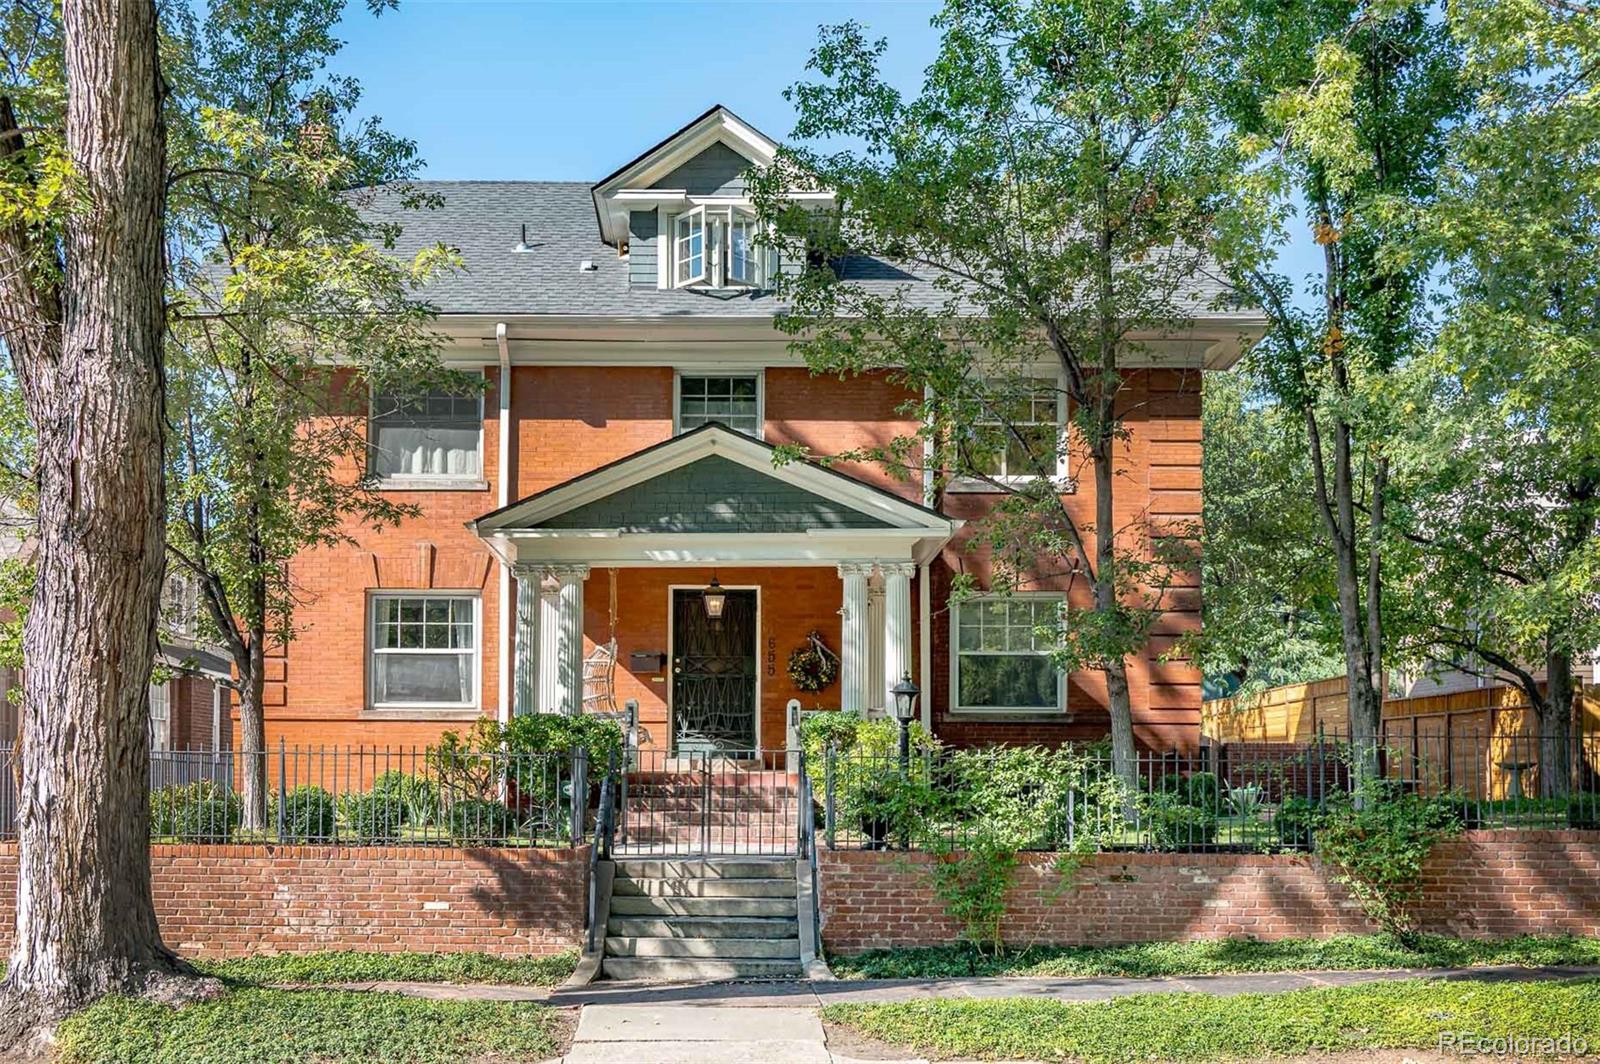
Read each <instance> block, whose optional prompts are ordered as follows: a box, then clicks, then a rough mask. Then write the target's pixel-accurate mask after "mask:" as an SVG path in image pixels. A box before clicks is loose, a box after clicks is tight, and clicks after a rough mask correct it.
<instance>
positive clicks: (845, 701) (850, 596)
mask: <svg viewBox="0 0 1600 1064" xmlns="http://www.w3.org/2000/svg"><path fill="white" fill-rule="evenodd" d="M871 575H872V563H870V562H845V563H842V564H840V566H839V576H840V577H841V578H843V580H844V607H843V609H841V610H840V611H839V615H840V616H841V617H842V618H843V620H844V624H843V626H842V627H843V633H844V639H843V642H844V646H843V647H841V648H840V651H839V708H840V709H845V710H854V711H855V712H857V713H863V714H864V713H866V711H867V706H868V705H869V692H870V691H871V686H870V685H871V680H872V677H871V675H870V672H869V670H868V667H867V666H868V662H869V660H870V657H871V646H870V644H869V643H868V641H867V640H868V634H869V629H868V626H867V578H868V577H869V576H871Z"/></svg>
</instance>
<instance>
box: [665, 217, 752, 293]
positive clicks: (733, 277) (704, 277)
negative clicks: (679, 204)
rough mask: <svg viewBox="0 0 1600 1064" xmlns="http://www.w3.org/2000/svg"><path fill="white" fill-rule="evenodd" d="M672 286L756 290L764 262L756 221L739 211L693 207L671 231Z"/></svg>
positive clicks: (677, 221)
mask: <svg viewBox="0 0 1600 1064" xmlns="http://www.w3.org/2000/svg"><path fill="white" fill-rule="evenodd" d="M672 232H673V240H672V258H673V264H672V283H673V285H674V286H676V287H679V288H682V287H684V286H685V285H696V284H703V285H707V286H709V287H711V288H731V287H759V286H760V285H761V284H762V283H763V282H764V281H765V280H766V277H765V271H764V270H763V269H762V262H763V259H764V258H767V257H770V256H769V255H768V254H767V253H766V252H764V251H763V249H762V248H760V247H759V246H758V244H757V241H756V217H755V215H753V214H751V213H750V212H749V211H746V210H742V209H740V208H738V207H696V208H695V209H694V210H692V211H688V212H685V213H684V214H680V215H678V217H677V220H676V221H675V222H674V223H673V227H672Z"/></svg>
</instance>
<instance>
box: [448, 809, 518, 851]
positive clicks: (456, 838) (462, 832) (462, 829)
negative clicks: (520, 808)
mask: <svg viewBox="0 0 1600 1064" xmlns="http://www.w3.org/2000/svg"><path fill="white" fill-rule="evenodd" d="M445 822H446V824H447V825H448V826H449V830H450V839H451V841H452V842H456V843H459V844H461V845H473V846H498V845H500V844H501V843H503V842H505V841H506V839H507V838H509V837H510V836H511V835H512V834H514V833H515V828H516V818H515V817H514V816H513V815H512V812H511V809H510V807H509V806H507V805H506V804H505V803H504V802H497V801H495V800H493V799H489V798H463V799H460V800H459V801H455V802H451V803H450V809H449V812H448V813H446V815H445Z"/></svg>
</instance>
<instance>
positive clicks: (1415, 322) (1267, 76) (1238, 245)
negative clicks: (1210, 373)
mask: <svg viewBox="0 0 1600 1064" xmlns="http://www.w3.org/2000/svg"><path fill="white" fill-rule="evenodd" d="M1233 30H1234V32H1235V33H1237V35H1238V39H1239V44H1238V48H1237V56H1238V69H1237V76H1236V77H1235V79H1234V81H1233V84H1234V90H1233V93H1232V96H1233V99H1232V103H1231V106H1230V111H1231V119H1232V121H1233V123H1234V125H1235V128H1236V129H1237V130H1238V131H1239V133H1240V135H1241V137H1242V139H1243V143H1244V145H1245V147H1246V150H1247V151H1253V152H1255V153H1256V159H1257V162H1258V165H1257V166H1255V167H1253V168H1251V169H1250V170H1249V171H1247V173H1246V179H1245V181H1244V182H1243V183H1242V185H1241V187H1240V193H1241V194H1240V196H1239V197H1238V199H1237V200H1236V204H1237V205H1238V206H1239V211H1238V213H1237V214H1234V213H1233V212H1229V213H1228V215H1226V216H1225V224H1223V225H1222V226H1220V228H1221V230H1222V233H1223V237H1222V239H1221V240H1220V241H1219V245H1218V246H1219V258H1220V259H1221V260H1222V261H1223V262H1224V263H1225V264H1226V265H1227V267H1228V268H1229V270H1230V271H1231V273H1232V275H1233V278H1234V281H1235V284H1236V286H1237V288H1238V290H1239V292H1240V293H1241V295H1242V296H1243V297H1244V298H1245V299H1247V300H1248V301H1249V302H1251V303H1253V304H1255V305H1258V306H1260V307H1262V308H1263V309H1265V311H1266V312H1267V314H1268V317H1269V320H1270V322H1271V327H1270V329H1269V332H1268V335H1267V336H1266V338H1265V339H1264V341H1263V342H1262V344H1261V345H1260V347H1259V351H1260V354H1261V358H1260V362H1259V364H1260V365H1261V367H1262V369H1263V373H1264V377H1265V379H1266V381H1267V383H1268V385H1269V387H1270V389H1271V391H1272V392H1273V394H1274V395H1275V397H1276V398H1277V399H1279V400H1280V401H1281V402H1283V403H1284V404H1285V406H1287V407H1288V408H1289V409H1291V410H1293V411H1295V412H1296V413H1297V415H1298V416H1299V418H1300V419H1301V420H1302V421H1303V423H1304V426H1305V440H1306V445H1307V448H1308V458H1309V468H1310V473H1311V477H1312V497H1313V500H1314V503H1315V507H1316V511H1317V514H1318V516H1319V523H1320V526H1321V530H1322V537H1323V541H1324V543H1325V545H1326V547H1327V549H1328V552H1329V555H1330V556H1331V560H1332V562H1333V566H1332V568H1333V571H1334V577H1335V588H1336V594H1337V602H1338V609H1339V622H1340V642H1341V645H1342V649H1343V652H1344V667H1345V677H1346V681H1347V684H1348V692H1349V693H1348V700H1349V710H1348V719H1349V732H1350V739H1351V741H1352V743H1353V744H1355V746H1356V748H1357V750H1358V751H1360V753H1361V756H1362V763H1363V764H1364V765H1366V766H1367V767H1368V769H1369V770H1370V769H1371V768H1372V767H1373V766H1374V765H1375V763H1376V754H1377V738H1378V734H1379V730H1380V720H1381V716H1382V678H1383V650H1384V645H1383V644H1384V626H1383V552H1384V546H1385V543H1386V542H1387V541H1388V539H1389V537H1390V536H1391V530H1390V529H1389V528H1388V527H1387V524H1386V522H1387V519H1388V516H1389V507H1390V505H1391V502H1392V492H1391V488H1390V459H1391V456H1390V454H1389V452H1388V449H1387V445H1386V441H1387V439H1388V436H1389V433H1390V429H1391V424H1392V423H1391V422H1390V420H1389V417H1390V415H1391V411H1392V408H1391V406H1390V404H1389V403H1388V401H1387V396H1388V391H1389V375H1390V374H1391V373H1392V372H1393V371H1394V369H1395V368H1396V367H1397V366H1400V365H1402V364H1403V363H1404V362H1405V361H1406V360H1407V359H1408V358H1410V357H1411V356H1412V355H1414V354H1415V353H1416V352H1417V350H1418V349H1419V347H1420V345H1421V343H1422V342H1423V340H1424V338H1425V335H1426V327H1427V321H1426V314H1425V310H1426V284H1427V278H1428V267H1429V263H1428V261H1426V260H1424V259H1421V258H1419V257H1418V256H1417V255H1415V254H1414V253H1412V252H1414V246H1413V245H1412V244H1411V237H1412V236H1413V235H1414V234H1413V233H1411V232H1410V231H1409V230H1408V229H1407V228H1406V225H1405V220H1406V219H1408V218H1409V217H1410V215H1409V214H1408V213H1407V212H1406V211H1404V210H1401V209H1399V207H1403V206H1406V205H1411V206H1416V205H1420V204H1424V203H1426V202H1428V201H1430V200H1431V198H1432V197H1433V196H1434V194H1435V190H1436V183H1437V175H1438V169H1439V165H1440V161H1441V156H1442V152H1443V143H1444V137H1443V134H1444V131H1445V130H1446V129H1447V128H1448V127H1449V125H1450V124H1451V123H1452V122H1454V121H1456V120H1458V119H1459V117H1460V116H1461V114H1462V112H1463V109H1464V107H1465V104H1466V100H1467V96H1466V93H1465V92H1464V91H1463V89H1462V83H1461V79H1460V77H1459V73H1458V70H1459V62H1460V57H1459V54H1458V50H1457V48H1456V47H1455V44H1454V42H1453V41H1452V39H1451V38H1450V36H1449V31H1448V30H1447V29H1446V28H1445V27H1444V25H1443V23H1442V20H1441V19H1440V18H1439V13H1438V11H1436V10H1434V9H1433V7H1432V5H1429V4H1424V3H1406V4H1402V3H1392V2H1384V3H1372V4H1368V3H1364V2H1350V0H1297V2H1295V3H1291V4H1290V5H1289V6H1288V8H1287V9H1286V8H1285V7H1284V5H1283V4H1281V3H1277V2H1272V3H1264V4H1261V5H1257V6H1252V7H1251V8H1249V9H1248V11H1247V14H1246V16H1245V17H1243V18H1241V19H1239V20H1237V22H1236V23H1234V24H1233ZM1302 210H1303V212H1304V217H1305V220H1306V222H1308V223H1309V228H1310V231H1311V233H1312V235H1313V236H1314V239H1315V241H1316V243H1317V245H1318V246H1319V247H1320V249H1321V251H1322V264H1321V269H1320V270H1319V271H1318V272H1317V273H1316V274H1315V275H1313V276H1312V277H1310V278H1307V279H1306V280H1305V282H1304V286H1303V287H1302V286H1301V284H1300V283H1299V282H1298V281H1297V280H1296V279H1294V278H1291V277H1289V276H1287V275H1286V274H1284V273H1283V272H1282V271H1281V269H1280V268H1279V267H1278V266H1277V263H1278V261H1279V254H1280V252H1281V250H1282V247H1283V245H1284V244H1285V243H1286V242H1287V239H1288V231H1289V230H1288V227H1289V226H1290V225H1292V224H1293V223H1294V221H1295V219H1296V217H1297V215H1299V214H1300V213H1301V211H1302Z"/></svg>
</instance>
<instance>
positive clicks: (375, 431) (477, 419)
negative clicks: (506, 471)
mask: <svg viewBox="0 0 1600 1064" xmlns="http://www.w3.org/2000/svg"><path fill="white" fill-rule="evenodd" d="M371 437H372V471H373V473H374V474H376V475H377V476H379V477H478V476H480V475H481V474H482V470H483V463H482V458H481V456H480V453H479V452H480V450H481V444H482V438H483V408H482V397H481V396H479V395H455V394H451V393H450V392H445V391H433V392H428V393H426V394H422V395H400V394H395V393H379V394H376V395H374V396H373V398H372V433H371Z"/></svg>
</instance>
